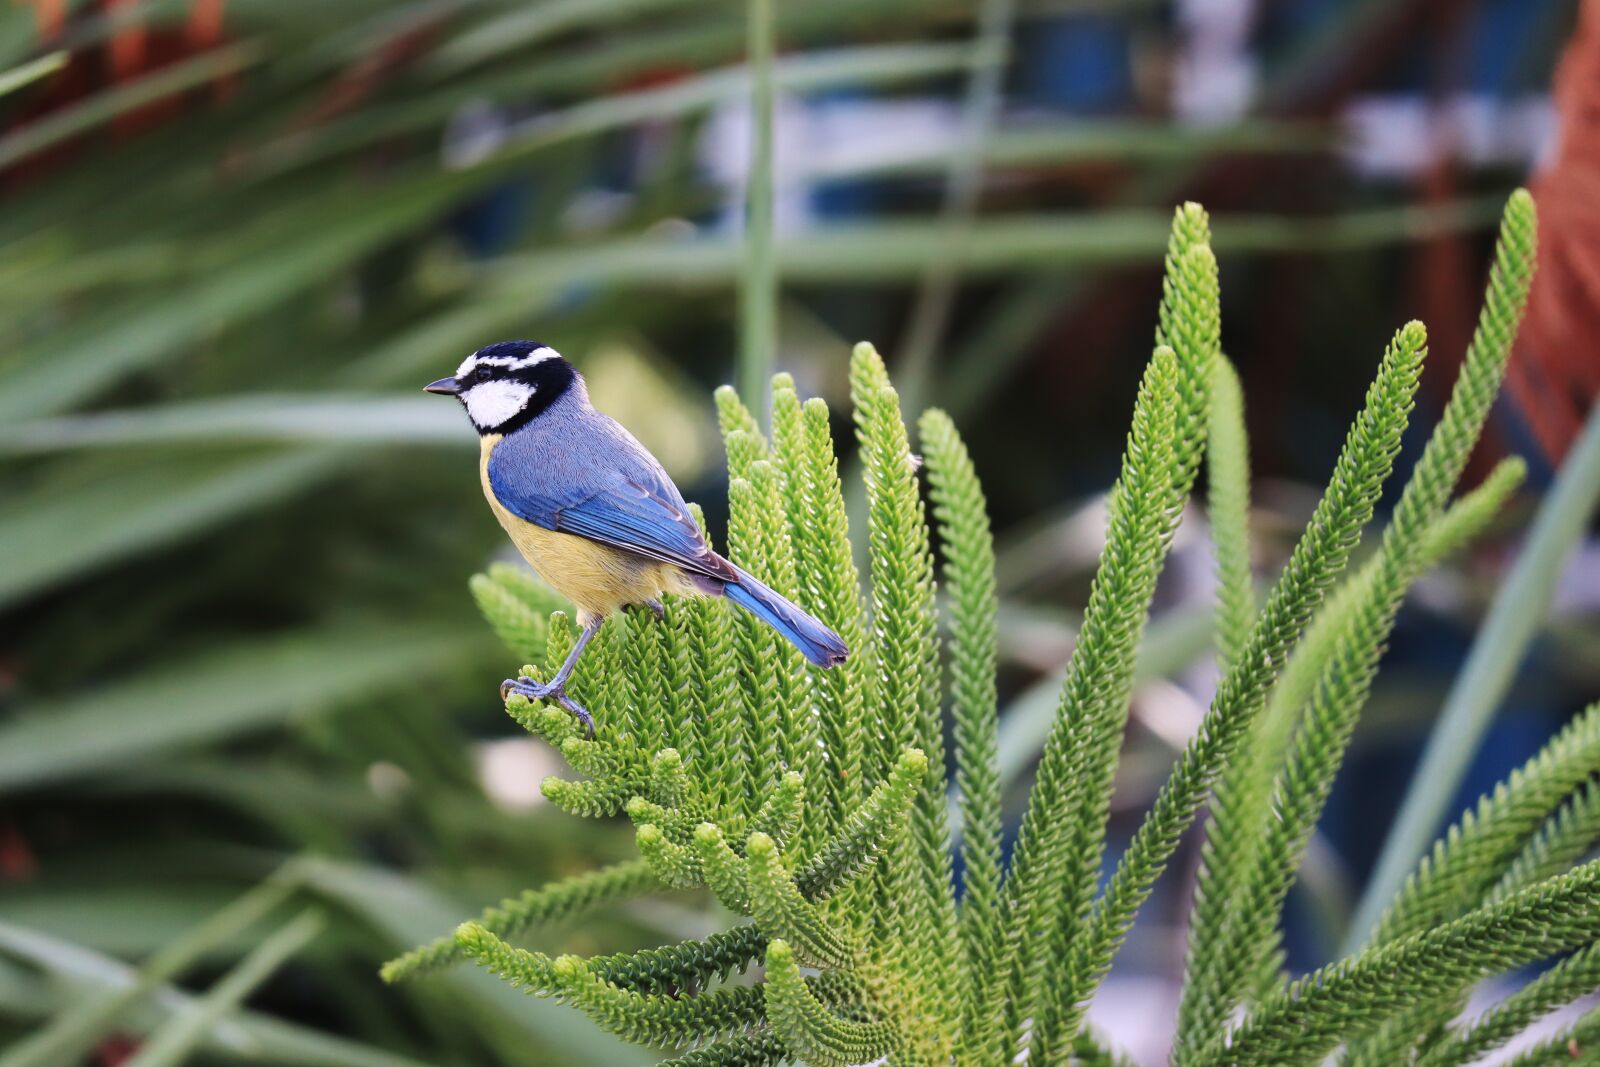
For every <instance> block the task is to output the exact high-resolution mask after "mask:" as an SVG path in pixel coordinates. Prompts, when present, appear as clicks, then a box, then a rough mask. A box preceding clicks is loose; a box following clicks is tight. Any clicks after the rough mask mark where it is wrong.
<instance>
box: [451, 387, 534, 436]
mask: <svg viewBox="0 0 1600 1067" xmlns="http://www.w3.org/2000/svg"><path fill="white" fill-rule="evenodd" d="M533 394H534V388H533V386H531V385H529V384H527V383H526V382H509V381H496V382H482V383H480V384H478V385H474V386H473V387H472V388H471V389H468V390H467V391H466V392H465V393H462V394H461V401H462V403H464V404H466V405H467V415H468V416H469V417H470V418H471V419H472V422H473V424H474V425H475V426H478V427H480V428H482V429H493V428H494V427H496V426H499V425H500V424H501V423H503V422H505V421H506V420H507V419H510V418H511V417H512V416H513V415H515V414H516V413H517V412H519V411H521V410H522V409H523V408H525V407H527V406H528V401H530V400H532V399H533Z"/></svg>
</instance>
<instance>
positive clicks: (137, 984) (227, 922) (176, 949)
mask: <svg viewBox="0 0 1600 1067" xmlns="http://www.w3.org/2000/svg"><path fill="white" fill-rule="evenodd" d="M294 890H295V879H294V876H293V874H292V872H290V871H283V872H280V874H279V876H277V877H274V878H271V879H269V880H268V881H266V882H263V883H262V884H261V885H259V886H257V887H256V888H255V889H252V890H251V891H250V892H248V893H246V894H245V895H244V896H242V897H240V898H239V899H237V900H235V901H234V902H233V903H231V904H229V905H228V906H227V907H225V908H223V909H222V910H221V911H219V912H217V913H216V914H214V915H212V916H211V917H209V918H208V919H206V920H205V921H203V922H201V923H200V924H199V925H197V926H195V927H194V928H193V929H192V930H190V931H189V932H188V933H186V934H184V935H183V936H182V937H180V938H178V939H176V940H174V941H172V942H171V943H169V944H168V945H166V946H165V947H163V948H162V949H161V950H160V951H158V952H156V953H155V954H154V955H153V956H151V958H150V959H149V960H147V961H146V962H145V964H144V965H143V966H142V967H140V968H139V971H138V974H137V976H136V977H135V979H134V981H133V982H132V983H130V984H128V985H122V986H118V987H116V988H114V989H108V990H105V991H104V992H99V993H91V994H89V995H88V996H86V997H85V998H84V999H82V1000H81V1001H80V1002H79V1003H77V1004H76V1005H74V1006H73V1007H71V1008H70V1009H68V1010H66V1011H64V1012H62V1013H61V1014H59V1015H57V1016H56V1017H55V1018H53V1019H51V1020H50V1022H49V1024H48V1025H46V1026H44V1027H43V1028H41V1029H40V1030H38V1031H36V1032H35V1033H33V1034H30V1035H29V1036H28V1037H27V1038H25V1039H23V1040H22V1041H21V1042H19V1043H18V1044H16V1045H13V1046H12V1047H11V1048H10V1049H9V1050H7V1051H6V1052H5V1053H4V1054H0V1067H54V1065H56V1064H61V1063H70V1062H74V1061H76V1060H78V1059H80V1058H81V1057H82V1056H83V1055H84V1054H85V1053H86V1052H88V1050H89V1049H90V1048H91V1047H92V1046H93V1045H94V1043H95V1042H96V1041H98V1040H99V1039H100V1038H101V1037H103V1036H104V1035H105V1032H106V1030H107V1028H108V1027H110V1026H111V1025H113V1024H114V1023H115V1022H116V1021H117V1019H118V1017H119V1016H120V1015H121V1014H122V1013H123V1012H125V1011H127V1010H128V1009H129V1008H130V1007H132V1006H133V1005H135V1004H137V1003H139V1002H140V1001H141V1000H143V999H145V998H147V997H148V996H149V995H150V994H151V993H153V992H154V991H155V990H156V989H158V988H160V987H162V986H163V985H165V984H166V983H167V982H169V981H170V980H171V979H173V978H174V977H176V976H177V975H178V974H179V973H181V972H182V971H183V970H185V969H186V968H188V967H190V966H192V965H193V964H194V962H195V961H196V960H197V959H199V958H200V957H201V956H202V955H203V954H205V953H206V952H209V951H210V950H211V949H212V948H214V947H215V946H216V945H217V944H218V943H220V942H224V941H227V940H228V939H229V938H232V937H234V936H235V935H237V934H239V933H240V932H242V931H244V930H247V929H249V928H250V927H251V926H254V925H255V924H256V923H257V922H258V921H259V920H260V919H261V918H262V917H263V916H265V915H266V914H267V913H269V912H271V911H272V910H273V909H275V908H276V907H277V906H278V905H280V904H282V903H283V902H284V901H285V900H287V899H288V898H289V896H290V894H292V893H293V892H294ZM215 1023H216V1020H215V1019H212V1020H210V1025H208V1026H207V1027H206V1030H210V1029H211V1026H213V1025H215Z"/></svg>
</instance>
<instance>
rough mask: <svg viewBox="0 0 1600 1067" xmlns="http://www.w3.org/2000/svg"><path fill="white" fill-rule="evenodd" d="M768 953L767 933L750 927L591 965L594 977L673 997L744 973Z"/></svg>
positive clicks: (618, 955)
mask: <svg viewBox="0 0 1600 1067" xmlns="http://www.w3.org/2000/svg"><path fill="white" fill-rule="evenodd" d="M766 950H767V937H766V934H765V933H763V932H762V931H761V930H760V929H759V928H757V927H755V926H752V925H750V924H748V923H746V924H744V925H742V926H735V927H733V928H732V929H731V930H719V931H718V932H716V933H714V934H711V935H710V936H709V937H705V938H702V939H700V940H696V941H680V942H678V943H677V944H674V945H663V946H661V947H660V948H645V949H637V950H635V951H633V952H619V953H616V954H614V955H610V956H594V957H591V958H590V959H589V961H588V963H589V967H590V969H591V970H593V971H594V973H595V974H597V975H599V976H600V977H601V978H603V979H605V980H606V981H608V982H610V983H612V984H613V985H616V986H620V987H621V988H623V989H631V990H633V991H634V992H636V993H657V994H662V995H670V994H677V993H681V992H683V991H684V990H686V989H690V988H695V987H699V986H703V985H706V984H708V983H710V982H716V981H722V980H724V979H726V978H728V977H729V976H731V975H733V974H735V973H738V974H744V973H745V972H746V971H747V970H748V969H749V967H750V965H751V964H752V963H754V962H756V961H758V960H760V959H761V957H762V956H763V955H764V954H765V952H766Z"/></svg>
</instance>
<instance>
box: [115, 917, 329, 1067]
mask: <svg viewBox="0 0 1600 1067" xmlns="http://www.w3.org/2000/svg"><path fill="white" fill-rule="evenodd" d="M326 926H327V920H326V919H325V918H324V917H323V916H322V915H321V914H320V913H319V912H317V911H315V910H313V909H307V910H305V911H303V912H301V913H300V914H299V915H297V916H295V918H293V919H291V920H289V922H288V923H286V924H285V925H283V926H282V927H280V928H279V929H278V930H277V931H276V932H274V933H273V934H271V935H270V936H269V937H267V938H266V939H265V940H264V941H262V942H261V943H260V944H259V945H257V946H256V947H255V948H254V949H252V950H251V952H250V954H249V955H248V956H246V957H245V958H244V959H242V960H240V961H239V963H238V965H237V966H235V967H234V968H233V969H232V970H230V971H229V972H228V973H227V974H225V975H223V977H222V979H221V980H220V981H218V982H217V984H216V985H215V986H213V987H212V988H211V989H210V990H208V991H207V992H206V994H205V995H204V996H203V997H201V998H200V999H199V1001H198V1003H197V1004H196V1005H195V1010H194V1011H192V1012H185V1013H183V1014H181V1015H174V1016H173V1017H172V1018H170V1019H168V1020H167V1021H166V1022H165V1023H164V1024H162V1025H161V1026H160V1027H159V1028H157V1029H156V1030H155V1031H154V1032H152V1033H151V1034H150V1036H149V1038H148V1039H147V1040H146V1041H145V1043H144V1044H143V1045H141V1046H140V1047H139V1051H138V1052H136V1053H135V1054H134V1055H133V1058H132V1059H130V1060H128V1061H127V1067H178V1065H179V1064H182V1063H183V1062H185V1061H186V1060H187V1059H188V1058H189V1056H190V1054H191V1053H192V1052H194V1051H195V1050H196V1049H197V1048H198V1047H199V1046H200V1045H201V1044H202V1043H204V1041H205V1039H206V1037H207V1035H209V1034H210V1032H211V1028H212V1027H213V1026H214V1025H216V1023H218V1022H219V1021H220V1020H221V1019H222V1018H223V1017H224V1016H226V1015H227V1014H228V1013H229V1012H231V1011H233V1010H234V1009H235V1008H237V1007H238V1006H239V1004H240V1002H241V1001H243V1000H244V998H245V997H247V996H249V995H250V994H251V993H252V992H253V991H254V990H255V989H256V988H257V987H258V986H260V985H261V983H263V982H265V981H266V980H267V979H268V978H270V977H272V972H274V971H276V970H277V969H278V968H279V967H281V966H283V964H284V963H285V962H287V961H288V960H289V959H290V957H292V956H294V954H295V953H297V952H299V951H300V950H301V949H303V948H305V947H306V946H307V945H308V944H310V943H311V940H312V939H313V938H315V937H316V936H317V935H318V934H320V933H321V932H322V931H323V929H324V928H325V927H326Z"/></svg>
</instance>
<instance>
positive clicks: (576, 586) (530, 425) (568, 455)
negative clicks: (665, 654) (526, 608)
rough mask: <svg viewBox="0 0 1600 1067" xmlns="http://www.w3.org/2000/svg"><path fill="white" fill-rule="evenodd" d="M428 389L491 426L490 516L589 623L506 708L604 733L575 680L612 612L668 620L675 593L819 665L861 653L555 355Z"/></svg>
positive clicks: (513, 688) (518, 350) (500, 356)
mask: <svg viewBox="0 0 1600 1067" xmlns="http://www.w3.org/2000/svg"><path fill="white" fill-rule="evenodd" d="M424 389H425V391H427V392H430V393H442V394H444V395H445V396H453V397H455V398H456V399H458V400H460V401H461V405H462V407H464V408H465V409H466V412H467V417H468V418H469V419H470V420H471V421H472V425H473V427H474V428H475V429H476V430H477V431H478V436H479V440H480V451H479V459H478V473H479V477H480V479H481V480H482V482H483V494H484V496H486V497H487V498H488V499H489V507H490V509H491V510H492V511H493V512H494V514H495V518H497V519H499V520H500V525H501V526H503V527H504V528H505V531H506V533H507V534H509V535H510V537H511V541H512V543H513V544H515V545H516V546H517V550H518V551H519V552H521V553H522V555H523V557H524V558H525V559H526V560H527V561H528V562H529V563H530V564H531V565H532V566H533V569H534V570H536V571H538V572H539V575H540V577H542V578H543V579H544V580H545V581H546V582H547V583H549V585H550V586H551V587H552V588H553V589H555V591H556V592H558V593H560V594H561V595H562V596H563V597H565V598H566V599H567V600H568V601H570V602H571V603H572V605H573V607H575V608H576V609H577V621H578V624H579V625H580V626H581V627H582V628H583V629H582V633H581V634H580V635H579V637H578V640H577V642H576V643H575V644H574V645H573V646H572V651H571V653H570V654H569V655H568V656H567V658H566V661H565V662H563V663H562V664H561V668H560V670H558V671H556V673H555V676H554V677H552V678H551V679H550V680H549V681H548V682H545V683H543V684H541V683H539V682H536V681H534V680H533V679H531V678H527V677H518V678H508V679H506V681H505V682H503V683H502V684H501V687H500V694H501V697H502V699H504V698H505V697H507V696H509V695H510V694H512V693H521V694H522V695H524V696H526V697H528V698H530V699H534V700H554V701H556V702H558V703H559V704H560V705H561V706H562V707H564V708H566V709H567V710H568V711H570V712H571V713H572V714H573V715H575V716H577V718H578V719H579V721H581V722H582V723H583V724H584V727H585V728H586V729H587V730H588V731H589V733H590V735H591V736H592V735H593V733H594V720H593V719H592V718H590V716H589V712H588V711H587V710H585V709H584V707H583V706H582V705H581V704H579V703H578V702H577V701H575V700H573V699H572V698H571V697H569V696H568V695H567V693H566V683H567V680H568V679H569V678H571V677H572V670H573V668H574V667H575V666H576V665H577V663H578V658H579V657H580V656H581V655H583V650H584V647H585V646H586V645H588V643H589V641H590V640H591V639H592V638H593V637H594V635H595V634H596V633H597V632H598V631H599V629H600V625H601V624H602V623H603V622H605V620H606V617H607V616H609V615H611V614H612V613H613V612H616V611H619V610H621V609H622V608H625V607H627V606H629V605H631V604H640V605H644V606H646V607H648V608H649V609H650V610H651V611H652V612H654V613H655V615H656V617H657V618H658V619H659V618H660V617H661V614H662V607H661V601H660V599H659V598H660V596H661V594H662V593H678V594H683V595H690V596H725V597H727V598H728V599H729V600H731V601H733V602H734V603H735V604H738V605H739V606H740V607H743V608H745V609H747V610H749V611H751V612H753V613H754V614H755V615H756V617H757V618H759V619H760V620H761V621H762V622H764V623H766V624H767V625H768V626H770V627H772V628H773V629H774V630H776V631H777V632H778V633H779V634H781V635H782V636H783V637H784V638H785V639H786V640H788V641H789V642H790V643H791V644H793V645H794V646H795V647H796V648H798V649H799V650H800V652H801V654H802V655H804V656H805V658H806V659H807V660H809V661H811V662H812V663H814V664H816V665H817V666H818V667H833V666H836V665H838V664H840V663H843V662H844V660H845V658H846V657H847V656H848V655H849V654H850V650H849V649H848V648H846V647H845V644H844V642H843V641H841V640H840V639H839V635H838V634H836V633H834V632H833V631H832V630H830V629H828V627H826V626H824V625H823V624H822V623H821V622H819V621H817V620H816V619H814V618H812V617H811V616H810V615H808V614H806V612H805V611H803V610H801V609H800V608H799V607H798V606H796V605H795V604H793V603H791V602H790V601H789V600H787V599H785V598H784V597H782V596H780V595H779V594H778V593H777V592H775V591H774V590H772V589H770V588H768V587H767V586H766V585H764V584H762V583H761V582H760V581H758V580H757V579H756V578H754V577H752V576H751V575H750V574H749V573H747V572H746V571H744V570H742V569H741V568H739V567H737V566H735V565H734V564H732V563H730V562H728V561H727V560H726V559H723V558H722V557H721V556H719V555H717V553H715V552H713V551H712V550H711V547H710V546H709V545H707V544H706V542H705V538H703V537H701V536H700V529H699V527H697V526H696V525H695V522H694V518H693V516H691V515H690V513H689V506H688V505H687V504H685V503H684V501H683V494H681V493H679V492H678V487H677V486H676V485H673V484H672V479H671V478H669V477H668V476H667V472H666V471H665V470H663V469H662V467H661V464H660V463H659V462H657V461H656V458H655V457H654V456H652V455H651V454H650V453H649V452H648V451H646V450H645V447H644V446H643V445H641V444H640V443H639V442H638V441H637V440H635V439H634V436H633V435H632V434H630V433H629V432H628V431H627V430H625V429H623V428H622V427H621V426H619V425H618V424H617V423H616V422H615V421H614V420H612V419H610V418H608V417H607V416H605V415H602V414H601V413H600V412H598V411H596V410H595V409H594V407H593V405H591V404H590V403H589V391H588V389H587V387H585V385H584V382H583V376H582V375H580V374H579V373H578V371H577V369H576V368H575V367H573V365H572V364H571V363H568V362H567V361H566V360H565V359H562V358H561V356H560V355H559V354H557V353H556V351H555V350H554V349H552V348H549V347H547V346H545V345H542V344H540V343H539V342H537V341H502V342H500V343H498V344H492V345H486V346H485V347H483V348H480V349H478V350H477V351H476V352H474V353H472V355H470V356H468V357H467V358H466V359H465V360H463V361H462V363H461V366H459V367H457V368H456V373H455V375H454V376H453V377H450V378H440V379H439V380H438V381H436V382H433V383H432V384H430V385H427V386H425V387H424Z"/></svg>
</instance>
